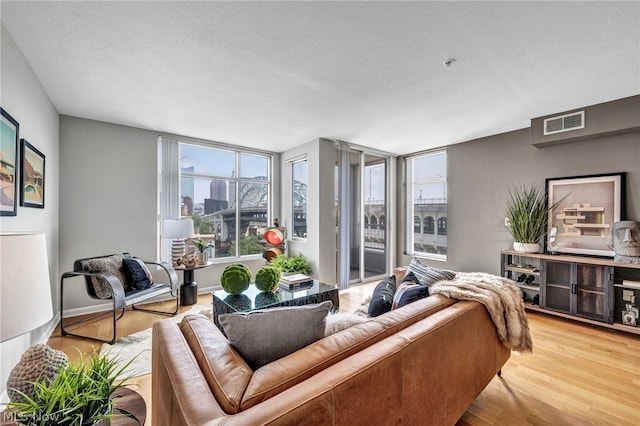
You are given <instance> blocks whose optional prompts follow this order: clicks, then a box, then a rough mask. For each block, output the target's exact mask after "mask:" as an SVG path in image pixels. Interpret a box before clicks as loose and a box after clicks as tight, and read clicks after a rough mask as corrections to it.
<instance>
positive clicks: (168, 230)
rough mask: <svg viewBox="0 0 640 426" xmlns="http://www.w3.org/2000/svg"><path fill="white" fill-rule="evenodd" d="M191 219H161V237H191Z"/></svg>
mask: <svg viewBox="0 0 640 426" xmlns="http://www.w3.org/2000/svg"><path fill="white" fill-rule="evenodd" d="M193 236H194V234H193V220H192V219H191V218H189V219H165V220H163V221H162V238H170V239H175V238H193Z"/></svg>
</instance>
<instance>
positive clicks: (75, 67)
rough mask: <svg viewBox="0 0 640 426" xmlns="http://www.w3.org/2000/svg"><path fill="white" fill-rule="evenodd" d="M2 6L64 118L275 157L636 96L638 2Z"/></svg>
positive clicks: (399, 148)
mask: <svg viewBox="0 0 640 426" xmlns="http://www.w3.org/2000/svg"><path fill="white" fill-rule="evenodd" d="M0 8H1V9H0V16H1V18H2V21H3V23H4V24H5V26H6V27H7V29H8V31H9V33H10V34H11V35H12V37H13V38H14V40H15V42H16V44H17V45H18V47H19V48H20V49H21V51H22V52H23V54H24V55H25V57H26V58H27V60H28V61H29V63H30V64H31V66H32V68H33V70H34V72H35V73H36V75H37V76H38V78H39V80H40V81H41V82H42V85H43V87H44V89H45V90H46V92H47V93H48V94H49V96H50V98H51V100H52V102H53V103H54V105H55V106H56V108H57V109H58V111H59V112H60V113H61V114H68V115H73V116H78V117H86V118H90V119H96V120H102V121H107V122H112V123H118V124H124V125H130V126H135V127H140V128H144V129H153V130H157V131H159V132H166V133H174V134H179V135H185V136H190V137H194V138H202V139H209V140H215V141H220V142H226V143H232V144H238V145H244V146H251V147H255V148H262V149H267V150H273V151H277V152H281V151H284V150H286V149H289V148H292V147H294V146H296V145H299V144H301V143H304V142H307V141H309V140H312V139H314V138H317V137H326V138H331V139H340V140H345V141H349V142H353V143H356V144H361V145H365V146H370V147H374V148H378V149H382V150H385V151H388V152H393V153H396V154H404V153H409V152H415V151H418V150H423V149H428V148H432V147H437V146H443V145H448V144H453V143H458V142H463V141H467V140H470V139H474V138H478V137H482V136H487V135H491V134H495V133H500V132H504V131H509V130H514V129H519V128H523V127H527V126H528V125H529V120H530V119H531V118H533V117H537V116H541V115H546V114H553V113H556V112H561V111H564V110H568V109H572V108H579V107H583V106H587V105H592V104H596V103H600V102H605V101H609V100H613V99H617V98H622V97H626V96H631V95H635V94H638V93H640V3H639V2H637V1H634V2H210V1H209V2H144V1H143V2H88V1H85V2H60V1H58V2H56V1H53V2H11V1H4V0H3V1H2V3H1V5H0ZM448 58H455V59H456V61H455V63H454V64H453V66H451V67H449V68H446V67H444V66H443V65H442V63H443V62H444V61H445V60H446V59H448Z"/></svg>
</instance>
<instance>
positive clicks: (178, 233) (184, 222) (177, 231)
mask: <svg viewBox="0 0 640 426" xmlns="http://www.w3.org/2000/svg"><path fill="white" fill-rule="evenodd" d="M193 237H194V234H193V220H192V219H191V218H189V219H165V220H164V221H163V222H162V238H166V239H170V240H172V241H171V263H172V264H173V265H174V266H175V265H177V260H178V259H180V258H181V257H182V256H184V253H185V239H187V238H193Z"/></svg>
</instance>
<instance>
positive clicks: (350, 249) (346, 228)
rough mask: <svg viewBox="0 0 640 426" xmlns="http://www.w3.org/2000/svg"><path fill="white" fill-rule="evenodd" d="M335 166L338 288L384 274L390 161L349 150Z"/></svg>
mask: <svg viewBox="0 0 640 426" xmlns="http://www.w3.org/2000/svg"><path fill="white" fill-rule="evenodd" d="M339 153H340V156H339V158H340V161H339V164H338V176H339V179H338V182H339V185H338V189H337V195H338V196H337V201H338V202H337V205H338V207H339V216H338V217H339V218H340V219H339V230H338V235H339V238H340V240H339V241H338V262H337V264H338V268H339V270H338V277H340V280H339V281H340V286H341V288H346V287H348V286H349V285H352V284H358V283H362V282H366V281H371V280H372V279H375V278H378V277H383V276H384V275H386V274H387V270H388V265H390V262H389V250H388V248H389V241H388V238H387V231H388V221H387V218H388V216H389V215H388V211H389V205H388V202H387V198H388V190H389V184H388V176H389V166H388V165H389V157H385V156H380V155H377V154H372V153H369V152H365V151H364V150H360V149H357V148H352V147H348V148H345V147H343V149H341V150H340V151H339Z"/></svg>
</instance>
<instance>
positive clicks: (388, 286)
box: [368, 275, 396, 317]
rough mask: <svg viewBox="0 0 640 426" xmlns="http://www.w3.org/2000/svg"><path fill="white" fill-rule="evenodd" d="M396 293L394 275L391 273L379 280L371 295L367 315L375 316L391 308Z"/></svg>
mask: <svg viewBox="0 0 640 426" xmlns="http://www.w3.org/2000/svg"><path fill="white" fill-rule="evenodd" d="M395 294H396V277H395V275H391V276H390V277H388V278H385V279H384V280H382V281H380V282H379V283H378V285H376V288H375V289H374V290H373V294H372V295H371V302H370V303H369V311H368V315H369V316H370V317H377V316H378V315H382V314H384V313H385V312H389V311H390V310H391V306H392V305H393V296H394V295H395Z"/></svg>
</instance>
